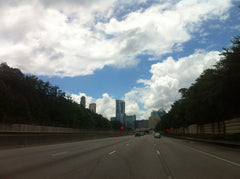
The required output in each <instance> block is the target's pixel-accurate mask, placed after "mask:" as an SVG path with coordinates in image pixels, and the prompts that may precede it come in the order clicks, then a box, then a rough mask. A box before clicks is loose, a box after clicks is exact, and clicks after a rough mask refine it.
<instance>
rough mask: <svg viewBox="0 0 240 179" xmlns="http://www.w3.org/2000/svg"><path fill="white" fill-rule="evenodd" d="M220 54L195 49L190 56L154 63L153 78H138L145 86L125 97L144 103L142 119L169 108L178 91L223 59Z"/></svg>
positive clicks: (177, 96)
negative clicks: (156, 111)
mask: <svg viewBox="0 0 240 179" xmlns="http://www.w3.org/2000/svg"><path fill="white" fill-rule="evenodd" d="M219 53H220V52H218V51H210V52H207V51H205V50H196V51H195V53H194V54H192V55H189V56H187V57H183V58H179V59H177V60H175V59H173V58H172V57H168V58H167V59H165V60H164V61H163V62H158V63H156V64H153V65H152V67H151V70H150V72H151V73H152V77H151V79H150V80H147V79H144V80H143V79H140V80H138V83H143V84H144V87H142V88H134V89H133V90H131V91H130V92H128V93H127V94H125V98H126V99H130V100H129V101H135V103H142V104H143V105H144V108H145V111H141V112H140V114H141V115H142V116H141V118H148V116H149V115H150V112H151V111H152V110H153V109H159V108H164V109H165V110H169V109H170V106H171V104H173V102H174V101H176V100H177V99H179V98H180V94H179V93H178V90H179V89H180V88H188V87H189V86H190V85H191V84H192V83H194V81H195V80H196V78H197V77H198V76H199V75H200V74H201V73H202V72H203V71H204V70H205V69H207V68H211V67H213V65H215V64H216V62H217V61H219V59H220V56H219ZM133 112H134V111H133ZM135 113H139V109H137V108H136V109H135Z"/></svg>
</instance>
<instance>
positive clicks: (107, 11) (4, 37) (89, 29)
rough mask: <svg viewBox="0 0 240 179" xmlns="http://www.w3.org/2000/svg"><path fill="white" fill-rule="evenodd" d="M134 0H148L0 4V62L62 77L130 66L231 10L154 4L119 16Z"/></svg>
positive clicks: (174, 46) (214, 1)
mask: <svg viewBox="0 0 240 179" xmlns="http://www.w3.org/2000/svg"><path fill="white" fill-rule="evenodd" d="M137 2H138V4H140V3H146V2H147V1H130V2H127V3H126V2H125V5H123V6H121V4H124V3H123V2H121V1H104V0H101V1H85V0H84V1H76V0H71V1H64V0H61V1H47V0H44V1H37V0H34V1H26V0H24V1H14V0H12V1H1V7H0V16H1V21H0V26H1V29H0V33H1V35H0V38H1V44H0V48H1V51H0V56H1V58H0V62H3V57H4V60H5V59H7V63H8V64H9V65H10V66H13V67H18V68H20V69H21V70H23V71H24V72H27V73H33V74H37V75H49V76H52V75H56V76H62V77H63V76H77V75H89V74H93V73H94V71H95V70H97V69H102V68H103V67H104V66H106V65H112V66H115V67H119V68H124V67H126V66H133V65H136V64H137V63H138V61H137V60H136V58H135V57H136V56H137V55H139V54H144V53H148V54H151V55H153V57H152V59H158V57H160V56H161V55H163V54H166V53H170V52H173V51H180V50H182V45H183V43H184V42H187V41H189V40H190V39H191V38H192V37H191V33H192V32H195V31H197V30H199V28H200V27H201V24H202V22H203V21H205V20H208V19H213V18H215V19H216V18H218V19H220V20H223V19H225V18H226V16H227V15H228V9H229V8H230V6H231V1H230V0H224V1H219V0H210V1H208V0H201V1H200V0H199V1H197V0H183V1H174V2H172V1H167V3H163V2H166V1H159V4H158V3H154V4H153V5H152V6H148V7H147V8H143V7H142V6H141V7H139V8H138V9H135V10H134V11H130V10H131V8H128V10H129V11H128V12H125V14H124V16H122V17H119V16H120V15H121V13H122V12H124V10H125V9H124V7H125V6H126V4H128V3H129V7H132V5H133V3H137ZM118 7H121V8H120V9H119V10H118V12H115V10H117V9H118ZM134 7H135V8H136V7H138V6H137V5H135V6H134ZM120 19H121V20H120ZM100 20H101V21H100Z"/></svg>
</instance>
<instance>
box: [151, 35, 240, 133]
mask: <svg viewBox="0 0 240 179" xmlns="http://www.w3.org/2000/svg"><path fill="white" fill-rule="evenodd" d="M220 55H221V59H220V61H219V62H217V64H216V65H215V66H214V67H213V68H210V69H207V70H205V71H204V72H203V73H202V74H201V75H200V76H199V77H198V78H197V79H196V81H195V83H194V84H192V85H191V86H190V87H189V88H182V89H180V90H179V93H181V96H182V97H181V99H179V100H177V101H175V102H174V104H173V105H172V106H171V109H170V111H169V112H168V113H167V114H166V115H165V116H163V118H162V120H161V121H160V122H159V123H158V124H157V126H156V130H163V131H165V130H166V129H167V128H179V127H187V126H188V125H191V124H198V125H201V124H206V123H213V122H220V121H223V120H228V119H231V118H235V117H240V36H237V37H234V40H233V41H232V45H231V46H230V48H223V52H222V53H221V54H220Z"/></svg>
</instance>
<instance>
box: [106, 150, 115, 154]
mask: <svg viewBox="0 0 240 179" xmlns="http://www.w3.org/2000/svg"><path fill="white" fill-rule="evenodd" d="M115 152H116V151H115V150H114V151H112V152H109V153H108V155H112V154H114V153H115Z"/></svg>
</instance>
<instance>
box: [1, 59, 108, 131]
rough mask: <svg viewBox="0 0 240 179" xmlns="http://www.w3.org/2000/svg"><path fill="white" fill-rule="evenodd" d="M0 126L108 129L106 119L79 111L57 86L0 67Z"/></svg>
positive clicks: (2, 66) (86, 111) (79, 108)
mask: <svg viewBox="0 0 240 179" xmlns="http://www.w3.org/2000/svg"><path fill="white" fill-rule="evenodd" d="M0 123H4V124H11V123H21V124H33V125H47V126H59V127H70V128H86V129H89V128H94V129H97V128H101V129H109V128H111V123H110V121H109V120H108V119H106V118H104V117H103V116H102V115H100V114H96V113H93V112H91V111H90V110H89V109H85V108H84V107H81V106H80V105H79V104H77V103H76V102H74V101H73V100H72V99H71V98H70V97H66V94H65V92H63V91H62V90H60V89H59V87H58V86H53V85H51V84H50V83H49V82H44V81H42V80H41V79H38V77H36V76H34V75H24V74H23V73H22V72H21V71H20V70H19V69H17V68H11V67H9V66H8V65H7V64H6V63H2V64H0Z"/></svg>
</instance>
